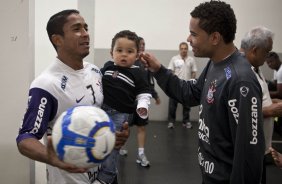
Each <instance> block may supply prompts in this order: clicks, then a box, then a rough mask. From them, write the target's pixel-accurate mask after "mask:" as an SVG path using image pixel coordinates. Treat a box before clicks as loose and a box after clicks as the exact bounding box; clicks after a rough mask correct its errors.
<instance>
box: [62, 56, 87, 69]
mask: <svg viewBox="0 0 282 184" xmlns="http://www.w3.org/2000/svg"><path fill="white" fill-rule="evenodd" d="M57 57H58V59H59V60H60V61H62V62H63V63H64V64H66V65H67V66H69V67H71V68H72V69H74V70H80V69H82V68H83V61H82V59H80V58H73V57H66V56H65V57H64V56H62V55H58V56H57Z"/></svg>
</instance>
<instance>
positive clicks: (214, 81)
mask: <svg viewBox="0 0 282 184" xmlns="http://www.w3.org/2000/svg"><path fill="white" fill-rule="evenodd" d="M191 16H192V18H191V20H190V26H189V29H190V35H189V36H188V39H187V41H188V42H190V45H191V47H192V51H193V52H194V56H195V57H208V58H210V61H209V62H208V64H207V66H206V67H205V68H204V70H203V72H202V73H201V75H200V76H199V78H198V80H197V82H193V81H185V80H180V79H178V78H177V77H176V76H174V75H173V74H172V73H171V71H169V70H167V69H166V68H165V67H164V66H162V65H161V63H160V62H159V61H158V60H157V59H156V58H155V57H154V56H153V55H152V54H149V53H143V54H142V58H143V61H144V64H145V66H146V67H148V68H149V70H150V71H153V72H155V73H154V77H155V78H156V80H157V82H158V84H159V86H160V87H161V88H162V89H163V90H164V91H165V93H166V94H167V95H168V96H170V97H172V98H174V99H176V100H177V101H179V102H180V103H182V104H188V105H190V106H195V105H200V106H199V107H200V108H199V129H198V137H199V147H198V158H199V165H200V168H201V172H202V178H203V183H204V184H211V183H213V184H225V183H228V184H239V183H240V184H243V183H244V184H259V183H260V181H261V175H262V163H263V156H264V147H265V146H264V135H263V129H262V91H261V88H260V84H259V83H258V81H257V79H256V76H255V75H254V73H253V71H252V70H251V65H250V63H249V62H248V61H246V59H245V58H244V56H242V55H241V53H240V52H239V51H238V50H237V49H236V47H235V46H234V43H233V40H234V38H235V33H236V17H235V15H234V12H233V9H232V8H231V7H230V5H229V4H226V3H225V2H221V1H210V2H204V3H201V4H200V5H199V6H197V7H196V8H195V9H194V10H193V11H192V12H191Z"/></svg>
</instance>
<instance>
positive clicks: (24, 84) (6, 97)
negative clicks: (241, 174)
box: [0, 0, 282, 184]
mask: <svg viewBox="0 0 282 184" xmlns="http://www.w3.org/2000/svg"><path fill="white" fill-rule="evenodd" d="M94 2H95V3H94ZM200 2H203V1H202V0H193V1H187V0H174V1H170V0H154V1H151V0H143V1H132V0H107V1H101V0H96V1H94V0H40V1H35V0H12V1H11V0H2V1H1V6H0V20H1V22H2V29H1V31H0V32H1V34H0V40H1V45H0V52H1V53H0V62H1V67H0V77H1V80H0V85H1V86H2V88H1V95H0V101H1V110H0V122H1V124H0V135H1V139H0V146H1V150H0V163H1V164H0V170H1V172H0V178H1V183H5V184H15V183H21V184H27V183H36V184H41V183H42V184H43V183H46V182H45V167H44V166H42V167H40V166H39V168H36V172H35V169H34V162H33V161H30V160H29V159H27V158H25V157H23V156H21V155H20V154H19V153H18V150H17V147H16V144H15V138H16V136H17V131H18V128H19V126H20V124H21V120H22V117H23V114H24V111H25V107H26V104H27V97H28V88H29V85H30V83H31V81H32V80H33V78H34V77H35V76H37V75H38V74H39V73H41V72H42V70H44V69H45V68H46V66H47V65H49V64H50V63H51V62H52V61H53V60H54V57H55V56H56V54H55V50H54V48H53V47H52V45H51V44H50V42H49V40H48V37H47V33H46V30H45V28H46V23H47V20H48V19H49V17H50V16H51V15H52V14H54V13H55V12H58V11H60V10H63V9H68V8H77V9H79V10H80V11H81V14H82V15H83V16H84V17H85V19H86V21H87V22H88V24H89V28H90V30H89V31H90V36H91V40H92V42H91V46H92V48H91V49H92V53H91V54H90V55H89V56H88V57H87V58H86V60H87V61H89V62H94V63H95V64H97V65H98V66H101V65H102V64H103V62H105V61H106V60H108V59H109V58H110V57H109V54H108V53H109V47H110V44H111V39H112V37H113V36H114V34H116V33H117V32H118V31H120V30H122V29H130V30H133V31H135V32H137V33H138V34H139V35H142V37H144V38H145V40H146V47H147V51H149V52H153V53H154V54H155V55H156V56H157V57H158V58H159V59H160V60H161V61H162V62H163V64H164V65H165V66H167V64H168V62H169V60H170V58H171V57H172V56H173V55H175V54H177V53H178V51H177V50H178V44H179V43H180V42H182V41H185V40H186V38H187V36H188V33H189V30H188V25H189V19H190V14H189V13H190V11H191V10H192V9H193V8H194V7H195V6H196V5H198V4H199V3H200ZM227 2H229V3H230V4H231V5H232V7H233V9H234V11H235V13H236V16H237V20H238V24H237V25H238V26H237V27H238V29H237V34H236V40H235V43H236V45H237V46H239V43H240V40H241V38H242V36H243V35H244V33H245V32H246V31H247V30H249V29H250V28H251V27H253V26H257V25H264V26H266V27H268V28H270V29H272V30H273V31H274V32H275V34H276V35H275V40H274V47H273V50H274V51H277V52H279V53H282V42H280V40H282V34H280V31H281V30H282V22H281V21H280V20H279V19H280V18H281V17H282V11H280V9H281V5H282V2H281V1H280V0H268V1H265V0H227ZM251 12H252V13H251ZM94 33H95V34H94ZM191 54H192V53H190V55H191ZM280 56H281V55H280ZM196 61H197V63H198V69H199V72H198V73H200V72H201V70H202V69H203V67H204V65H205V63H206V61H207V60H206V59H204V58H202V59H199V58H196ZM263 69H264V71H265V76H266V77H267V78H271V77H272V71H270V70H268V68H267V67H264V68H263ZM157 90H158V91H159V93H160V96H161V100H162V104H161V105H160V106H159V107H156V106H155V105H154V104H153V105H152V108H151V115H150V118H151V120H165V119H166V116H167V115H166V112H167V97H166V96H165V95H164V94H163V92H162V91H161V90H160V89H159V88H158V86H157ZM152 102H153V101H152ZM179 110H180V109H179ZM178 114H179V112H178ZM197 114H198V113H197V109H193V112H192V117H193V118H194V119H195V120H196V119H197ZM178 118H180V116H178ZM37 167H38V166H37ZM35 173H36V174H39V176H37V177H35Z"/></svg>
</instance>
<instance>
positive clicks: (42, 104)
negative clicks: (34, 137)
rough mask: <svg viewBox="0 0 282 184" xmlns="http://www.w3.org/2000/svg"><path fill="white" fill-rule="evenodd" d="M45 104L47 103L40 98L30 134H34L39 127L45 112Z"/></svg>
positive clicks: (44, 99)
mask: <svg viewBox="0 0 282 184" xmlns="http://www.w3.org/2000/svg"><path fill="white" fill-rule="evenodd" d="M47 102H48V101H47V99H46V98H45V97H43V98H41V100H40V104H39V106H38V111H37V116H36V119H35V123H34V127H33V129H32V130H31V131H30V133H33V134H36V133H37V132H38V130H39V128H40V126H41V122H42V117H43V115H44V111H45V107H46V104H47Z"/></svg>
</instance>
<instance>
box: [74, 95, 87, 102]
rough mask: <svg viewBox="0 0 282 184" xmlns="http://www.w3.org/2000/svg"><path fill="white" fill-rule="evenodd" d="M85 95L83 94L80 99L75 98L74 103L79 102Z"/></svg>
mask: <svg viewBox="0 0 282 184" xmlns="http://www.w3.org/2000/svg"><path fill="white" fill-rule="evenodd" d="M84 97H85V95H83V97H81V98H80V99H75V101H76V103H79V102H81V100H82V99H83V98H84Z"/></svg>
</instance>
